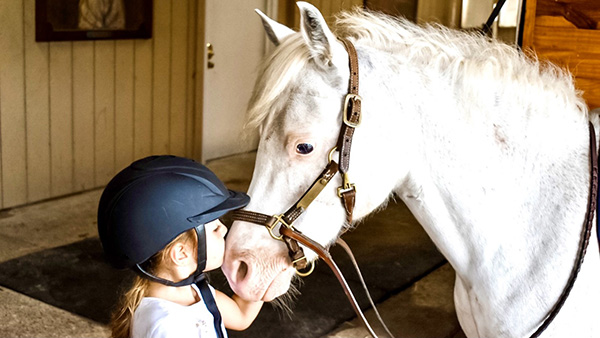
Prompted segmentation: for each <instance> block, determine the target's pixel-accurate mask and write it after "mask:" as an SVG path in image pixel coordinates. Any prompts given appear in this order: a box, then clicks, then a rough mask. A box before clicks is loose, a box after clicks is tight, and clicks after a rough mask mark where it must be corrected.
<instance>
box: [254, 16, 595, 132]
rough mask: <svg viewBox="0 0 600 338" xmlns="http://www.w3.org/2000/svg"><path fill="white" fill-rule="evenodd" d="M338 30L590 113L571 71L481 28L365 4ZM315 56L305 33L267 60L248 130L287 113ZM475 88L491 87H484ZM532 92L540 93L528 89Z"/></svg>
mask: <svg viewBox="0 0 600 338" xmlns="http://www.w3.org/2000/svg"><path fill="white" fill-rule="evenodd" d="M332 31H333V32H334V34H336V35H337V36H339V37H343V38H346V39H348V40H350V41H352V42H353V43H354V44H355V45H356V46H357V47H359V46H365V47H369V49H373V50H378V51H381V52H385V53H387V54H389V55H392V56H393V57H394V58H395V59H397V60H398V62H399V63H403V64H410V65H414V66H415V67H420V68H427V69H428V70H433V71H437V72H439V73H440V74H441V76H445V77H448V78H450V79H451V81H453V82H455V83H458V82H459V81H460V80H461V79H462V80H464V79H468V78H470V77H471V78H473V77H479V78H481V76H482V75H481V74H483V73H485V77H486V80H488V82H490V83H491V82H495V83H502V82H504V83H510V84H511V85H512V86H515V85H517V86H518V85H523V86H528V87H529V88H536V89H539V90H543V91H546V92H551V93H552V94H551V95H554V96H560V97H561V98H562V100H563V101H564V103H565V105H567V106H574V107H576V110H578V111H579V112H580V113H581V116H582V117H587V106H586V104H585V102H584V101H583V99H582V98H581V95H580V92H579V91H578V90H576V89H575V85H574V81H573V78H572V76H571V74H570V73H569V72H568V71H567V70H564V69H562V68H560V67H558V66H556V65H554V64H551V63H549V62H541V61H539V60H538V59H537V58H536V57H535V56H533V53H529V54H531V55H529V56H528V57H524V53H523V52H522V51H521V50H520V49H518V47H516V46H510V45H507V44H505V43H502V42H498V41H495V40H491V39H488V38H485V37H482V36H481V35H480V34H479V33H477V32H466V31H459V30H454V29H449V28H447V27H444V26H441V25H438V24H422V25H417V24H415V23H412V22H410V21H408V20H406V19H404V18H397V17H392V16H389V15H386V14H383V13H379V12H373V11H369V10H364V9H361V8H359V7H356V8H355V9H353V10H350V11H343V12H341V13H339V14H338V15H337V16H336V21H335V24H334V25H333V26H332ZM309 59H310V55H309V51H308V48H307V47H306V45H305V42H304V40H303V39H302V37H301V35H300V34H293V35H291V36H289V37H288V38H287V39H286V40H284V41H283V42H282V43H281V44H280V46H279V47H278V48H276V49H275V51H274V53H273V54H271V55H270V56H269V57H267V58H266V59H264V60H263V62H262V64H261V66H260V67H259V69H260V70H259V76H258V80H257V83H256V86H255V91H254V93H253V95H252V97H251V99H250V105H249V110H248V122H247V124H246V126H247V127H248V128H257V127H258V128H259V129H262V128H263V127H264V126H265V125H266V124H268V123H269V121H272V119H273V118H274V117H275V115H276V114H277V113H278V112H279V111H281V109H282V108H283V105H282V104H283V103H284V98H285V96H286V95H283V94H285V92H286V91H287V90H289V88H290V87H291V86H290V85H291V84H293V81H294V79H295V78H297V77H298V76H300V73H301V72H302V70H303V69H304V67H305V66H306V65H307V63H308V62H309ZM474 90H480V91H485V90H489V89H488V88H485V87H481V86H480V87H478V88H475V89H474ZM521 92H523V91H521ZM514 93H515V92H511V95H512V94H514ZM516 93H517V94H518V93H519V91H516ZM532 94H534V95H535V94H537V93H531V92H529V93H523V95H532ZM472 95H477V93H473V94H472ZM569 113H570V112H569Z"/></svg>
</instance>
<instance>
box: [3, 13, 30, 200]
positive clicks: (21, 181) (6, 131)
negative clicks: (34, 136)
mask: <svg viewBox="0 0 600 338" xmlns="http://www.w3.org/2000/svg"><path fill="white" fill-rule="evenodd" d="M4 11H6V12H4ZM0 12H2V14H0V15H1V16H0V20H2V21H3V24H4V26H5V27H4V29H6V30H5V31H3V32H2V37H1V39H0V40H2V42H0V43H1V45H0V48H1V49H0V50H1V52H0V54H3V55H2V56H1V58H0V67H1V71H0V81H2V84H1V86H2V96H1V97H0V134H1V135H2V144H1V152H2V161H1V165H2V203H3V207H11V206H14V205H18V204H22V203H24V202H25V201H26V200H27V189H26V187H27V172H26V157H27V156H26V149H25V145H26V136H25V74H24V73H25V72H24V59H25V55H24V45H23V41H24V39H23V3H22V2H21V1H2V5H0Z"/></svg>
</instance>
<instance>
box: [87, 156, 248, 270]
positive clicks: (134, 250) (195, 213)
mask: <svg viewBox="0 0 600 338" xmlns="http://www.w3.org/2000/svg"><path fill="white" fill-rule="evenodd" d="M249 201H250V198H249V197H248V195H246V194H244V193H240V192H235V191H231V190H228V189H227V188H226V187H225V185H224V184H223V182H221V181H220V180H219V179H218V178H217V176H216V175H215V174H213V173H212V172H211V171H210V170H209V169H208V168H206V167H205V166H203V165H202V164H199V163H197V162H195V161H193V160H190V159H187V158H182V157H176V156H151V157H147V158H144V159H141V160H138V161H136V162H133V163H132V164H131V165H130V166H129V167H127V168H125V169H123V170H122V171H121V172H119V173H118V174H117V175H116V176H115V177H114V178H113V179H112V180H111V181H110V182H109V183H108V185H107V186H106V188H105V189H104V192H103V193H102V197H101V198H100V204H99V206H98V233H99V235H100V240H101V241H102V247H103V249H104V252H105V254H106V257H107V259H108V261H109V262H110V264H111V265H113V266H114V267H116V268H135V267H138V269H140V268H139V264H141V263H143V262H144V261H146V260H147V259H149V258H150V257H152V256H153V255H154V254H155V253H157V252H158V251H160V250H161V249H162V248H164V247H165V246H166V245H167V244H168V243H170V242H171V241H172V240H173V239H175V238H176V237H177V236H179V235H180V234H181V233H183V232H185V231H187V230H189V229H193V228H196V232H197V234H198V237H199V238H198V271H199V272H201V271H203V270H204V268H205V266H206V243H205V241H206V239H205V233H204V226H203V224H205V223H208V222H211V221H213V220H215V219H217V218H219V217H221V216H223V215H224V214H225V213H227V212H228V211H230V210H234V209H238V208H242V207H244V206H246V205H247V204H248V202H249ZM199 229H200V230H201V231H199ZM142 272H144V271H143V270H142ZM144 273H145V272H144Z"/></svg>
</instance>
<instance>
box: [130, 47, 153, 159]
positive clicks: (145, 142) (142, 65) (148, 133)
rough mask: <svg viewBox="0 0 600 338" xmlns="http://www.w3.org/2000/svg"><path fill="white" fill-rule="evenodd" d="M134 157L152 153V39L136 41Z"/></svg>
mask: <svg viewBox="0 0 600 338" xmlns="http://www.w3.org/2000/svg"><path fill="white" fill-rule="evenodd" d="M134 53H135V59H134V62H135V66H134V72H135V81H134V91H135V92H134V95H133V97H134V105H133V109H134V112H133V113H134V121H133V122H134V131H133V134H134V141H133V142H134V157H135V158H142V157H145V156H148V155H150V154H151V153H152V57H153V55H152V41H151V40H136V41H135V50H134Z"/></svg>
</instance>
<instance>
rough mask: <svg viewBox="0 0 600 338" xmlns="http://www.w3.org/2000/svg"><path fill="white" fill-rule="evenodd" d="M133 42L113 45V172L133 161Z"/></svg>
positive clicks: (126, 41)
mask: <svg viewBox="0 0 600 338" xmlns="http://www.w3.org/2000/svg"><path fill="white" fill-rule="evenodd" d="M134 56H135V54H134V42H133V40H118V41H116V45H115V170H117V171H118V170H121V169H123V168H125V167H126V166H128V165H129V164H130V163H131V162H132V161H133V160H134V156H133V153H134V151H133V136H134V130H133V102H134V100H133V96H132V93H133V90H134V60H135V59H134Z"/></svg>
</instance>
